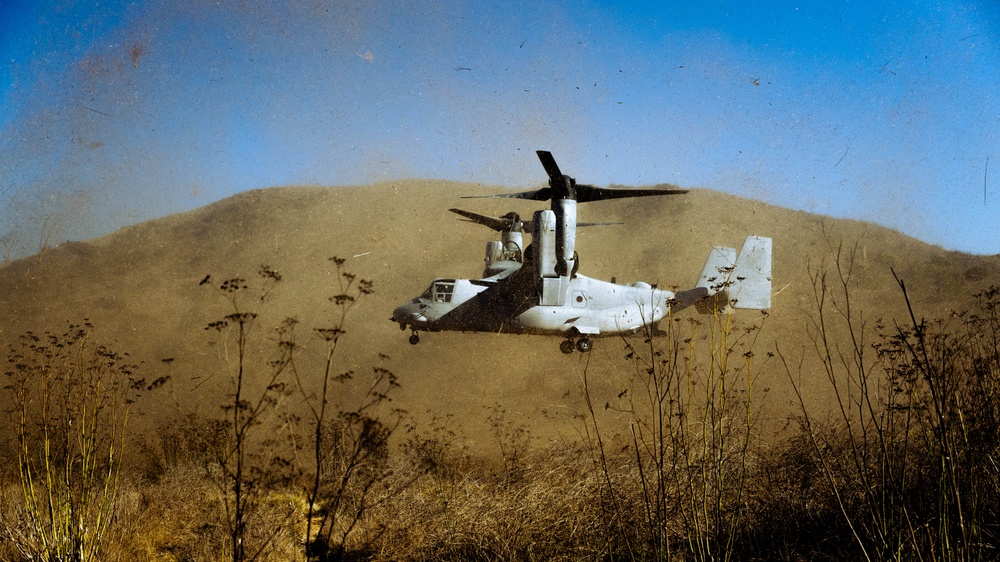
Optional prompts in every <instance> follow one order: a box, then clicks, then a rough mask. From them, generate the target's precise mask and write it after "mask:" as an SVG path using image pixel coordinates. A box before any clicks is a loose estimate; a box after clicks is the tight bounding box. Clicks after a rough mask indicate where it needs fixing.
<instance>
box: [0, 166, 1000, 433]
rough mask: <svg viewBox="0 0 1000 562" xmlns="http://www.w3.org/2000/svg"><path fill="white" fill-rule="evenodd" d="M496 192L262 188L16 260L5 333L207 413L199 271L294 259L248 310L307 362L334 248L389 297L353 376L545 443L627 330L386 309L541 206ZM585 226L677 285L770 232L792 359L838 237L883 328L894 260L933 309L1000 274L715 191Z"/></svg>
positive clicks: (376, 312)
mask: <svg viewBox="0 0 1000 562" xmlns="http://www.w3.org/2000/svg"><path fill="white" fill-rule="evenodd" d="M499 189H501V188H496V187H487V186H481V185H468V184H458V183H449V182H437V181H400V182H391V183H383V184H377V185H373V186H367V187H341V188H300V187H291V188H274V189H267V190H258V191H252V192H247V193H243V194H240V195H237V196H234V197H231V198H229V199H226V200H223V201H219V202H217V203H214V204H212V205H208V206H206V207H204V208H201V209H198V210H196V211H192V212H189V213H184V214H179V215H174V216H170V217H166V218H163V219H160V220H155V221H150V222H148V223H143V224H139V225H135V226H132V227H129V228H125V229H122V230H120V231H118V232H115V233H113V234H110V235H107V236H104V237H102V238H98V239H94V240H90V241H87V242H73V243H67V244H63V245H61V246H59V247H57V248H54V249H51V250H48V251H46V252H44V253H43V254H41V255H38V256H33V257H29V258H25V259H22V260H18V261H16V262H11V263H8V264H4V265H3V266H0V310H2V311H3V314H2V316H0V341H4V342H7V343H10V342H11V341H13V339H14V338H16V337H17V335H18V334H20V333H22V332H24V331H26V330H33V331H36V332H40V331H44V330H46V329H49V330H59V329H60V328H61V327H62V326H64V325H65V323H66V322H67V321H79V320H82V319H83V318H88V319H89V320H90V321H91V322H93V323H94V324H95V326H96V329H97V332H98V335H99V336H100V337H101V338H102V339H106V340H114V341H117V342H118V344H117V345H118V348H119V349H120V350H124V351H128V352H130V353H131V354H132V356H133V357H134V358H135V359H137V360H141V361H142V362H143V364H144V369H145V372H146V376H147V378H156V377H157V376H160V375H170V376H171V383H170V385H169V388H168V389H166V390H164V391H163V392H162V393H161V394H159V395H157V398H156V400H155V403H152V402H147V403H145V405H144V409H145V410H146V411H147V418H148V419H150V420H155V419H157V417H158V416H159V415H163V414H167V413H171V412H174V413H176V412H177V411H181V410H183V411H197V412H198V413H201V414H206V415H207V414H211V413H213V412H217V411H218V410H217V408H218V406H219V404H220V403H221V402H222V401H223V396H224V393H225V392H226V389H227V388H228V387H227V384H228V380H229V379H228V375H227V370H226V360H227V358H230V359H231V357H232V349H231V346H232V344H231V342H229V341H227V339H226V338H225V337H224V336H223V335H221V334H219V333H217V332H214V331H207V330H205V327H206V325H207V324H208V323H209V322H211V321H213V320H216V319H218V318H219V317H221V316H223V315H225V314H227V313H228V312H229V311H230V309H228V308H227V306H228V303H227V302H226V300H225V299H224V298H222V296H221V295H220V294H219V292H218V291H217V290H214V289H213V288H212V287H213V286H214V285H215V284H214V283H209V284H206V285H199V282H200V281H201V280H202V279H203V278H205V276H206V275H212V277H213V279H216V280H221V279H225V278H230V277H245V278H247V279H250V280H252V279H253V277H254V275H255V271H256V270H257V268H258V267H259V266H260V265H261V264H266V265H268V266H270V267H272V268H274V269H275V270H277V271H279V272H280V273H281V274H282V276H283V281H282V282H281V283H280V284H279V286H278V287H277V288H276V289H275V290H274V292H273V293H272V297H271V299H270V300H269V301H268V302H267V303H265V304H259V303H247V304H248V305H249V306H253V307H255V309H257V310H259V311H260V312H261V313H262V316H261V321H260V323H259V327H260V335H261V336H262V339H261V340H260V341H258V342H257V344H256V346H255V347H254V350H255V351H254V354H255V359H256V360H257V361H258V365H263V364H264V362H265V361H266V358H267V357H268V356H269V354H270V353H271V352H272V351H273V342H271V341H270V340H267V339H266V338H265V337H263V336H264V335H265V334H266V330H265V329H264V328H265V327H266V326H273V325H276V324H277V323H278V322H279V321H280V320H281V319H283V318H284V317H288V316H294V317H296V318H297V319H299V320H300V326H302V329H301V331H300V335H299V341H300V343H302V344H303V345H304V351H303V359H302V368H303V372H305V373H309V372H313V371H311V369H313V368H314V367H315V361H317V360H318V357H319V356H320V355H321V347H322V346H321V345H320V344H319V342H318V341H317V339H316V338H315V337H314V336H313V333H312V328H313V327H320V326H325V325H326V324H327V323H328V322H329V318H331V317H332V315H333V313H334V310H333V305H332V304H331V303H329V302H328V300H327V297H329V296H331V295H333V294H335V293H337V292H338V291H337V288H336V278H335V275H334V274H333V268H332V266H331V264H330V262H329V261H328V259H327V258H329V257H331V256H340V257H344V258H348V261H347V263H346V265H345V267H346V269H347V270H349V271H352V272H354V273H357V274H358V275H359V276H360V277H364V278H367V279H371V280H373V281H374V283H375V291H376V292H375V294H374V295H372V296H370V297H369V298H367V299H365V300H364V301H363V302H362V303H361V304H360V305H359V306H358V307H357V308H356V309H355V310H354V311H353V313H352V316H351V319H350V321H349V328H348V329H349V334H348V336H347V340H346V341H347V346H346V347H345V348H344V350H343V354H342V355H341V356H340V357H341V364H340V365H339V366H338V369H339V370H341V371H346V370H348V369H353V370H356V371H359V372H361V371H364V370H367V369H368V368H369V366H370V365H372V364H374V362H376V361H378V359H377V355H378V354H385V355H388V356H389V357H390V358H391V359H390V360H389V362H388V367H389V368H391V369H392V370H393V371H394V372H396V373H397V375H399V377H400V383H401V385H402V388H401V390H400V392H399V393H398V394H397V396H396V401H395V403H396V405H397V406H399V407H402V408H405V409H406V410H408V411H409V412H411V413H412V414H414V415H417V416H418V417H423V418H427V417H430V416H437V417H441V416H453V420H454V422H453V423H454V425H456V426H458V427H460V428H461V429H462V431H463V432H464V433H465V434H466V435H467V436H469V437H470V439H472V440H473V441H475V440H480V439H489V437H488V432H486V431H485V429H486V421H485V420H486V417H487V415H488V413H489V411H488V409H489V408H491V407H493V406H495V405H500V406H501V407H503V408H505V409H506V410H507V411H508V412H509V415H510V416H511V419H512V420H513V421H515V422H516V423H518V424H523V425H524V426H525V427H527V428H528V429H530V430H531V431H532V432H533V433H534V434H535V435H537V436H541V437H544V438H555V437H557V436H558V435H560V434H564V433H567V432H573V431H574V430H573V422H572V419H573V415H574V414H575V413H577V412H579V411H580V410H581V409H582V403H581V398H580V377H581V374H582V372H583V370H584V369H585V368H586V369H588V372H589V373H590V376H591V377H592V378H596V379H597V381H598V382H597V383H595V384H597V385H598V386H597V387H596V388H595V389H594V390H595V393H597V392H600V393H605V394H609V395H610V393H614V392H616V391H617V389H616V387H615V384H617V383H616V379H615V376H614V375H613V373H614V372H616V371H620V370H621V369H623V368H624V364H623V361H622V343H621V342H620V341H619V340H616V339H614V338H608V339H602V340H599V341H597V342H596V346H595V350H594V352H593V353H591V354H590V356H589V357H586V356H583V355H581V354H573V355H569V356H565V355H563V354H562V353H560V351H559V349H558V340H556V339H550V338H543V337H530V336H510V335H493V334H458V333H437V334H428V335H426V336H425V337H423V338H422V341H421V343H420V344H419V345H417V346H410V345H409V344H408V343H407V342H406V336H407V335H408V334H407V333H404V332H400V331H399V329H398V327H397V326H396V325H395V324H393V323H391V322H390V321H389V320H388V318H389V314H390V312H391V310H392V308H393V307H394V306H395V305H397V304H398V303H401V302H403V301H405V300H407V299H410V298H412V297H413V296H415V295H417V294H419V293H420V292H421V291H422V290H423V289H424V288H425V287H426V285H427V284H428V283H429V282H430V281H431V280H433V279H434V278H435V277H477V276H478V275H479V274H480V273H481V269H482V257H483V249H484V246H485V243H486V242H487V241H488V240H490V239H491V233H490V231H488V230H486V229H482V228H481V227H477V226H475V225H470V224H466V223H462V222H459V221H457V220H456V217H455V216H454V215H452V214H451V213H449V212H448V211H447V209H448V208H450V207H454V206H462V207H463V208H467V209H469V210H472V211H475V212H479V213H483V214H491V215H497V216H499V215H501V214H503V213H505V212H507V211H510V210H514V211H517V212H519V213H520V214H521V215H522V216H530V214H531V212H532V211H533V210H534V209H536V208H537V203H534V202H529V201H519V200H507V199H497V200H491V199H479V200H473V201H460V200H459V197H460V196H462V195H480V194H488V193H494V192H497V191H498V190H499ZM580 220H581V221H623V222H625V224H624V225H622V226H612V227H604V228H589V229H581V231H580V232H579V235H578V243H577V250H578V252H579V254H580V256H581V259H582V266H581V272H582V273H584V274H586V275H588V276H591V277H596V278H601V279H610V278H612V277H616V278H617V280H618V281H620V282H624V281H634V280H644V281H648V282H651V283H659V284H660V285H661V286H675V285H676V286H679V287H687V286H690V285H691V284H693V283H694V281H695V280H696V278H697V276H698V273H699V272H700V270H701V267H702V264H703V262H704V259H705V257H706V255H707V253H708V252H709V250H710V248H711V246H713V245H729V246H737V247H738V245H739V244H741V243H742V240H743V237H744V236H746V235H748V234H757V235H763V236H770V237H772V238H773V239H774V271H773V276H774V291H775V292H776V295H775V297H774V306H773V309H772V311H771V314H770V317H769V319H768V320H767V322H766V326H765V329H764V331H763V333H762V334H761V336H760V340H759V343H758V346H759V347H761V348H762V349H761V351H769V350H772V349H773V348H774V347H775V343H776V342H777V343H778V345H780V348H781V350H782V351H783V352H786V353H788V354H790V355H792V356H798V355H801V354H803V353H804V351H803V350H807V349H808V348H809V346H810V343H809V340H808V338H807V336H806V331H805V330H804V327H805V326H806V324H807V323H808V318H809V316H808V315H809V314H810V313H811V311H813V310H814V308H815V307H814V296H813V284H812V274H813V273H815V272H818V271H831V272H832V271H834V270H833V265H834V263H835V259H836V249H837V248H838V247H842V248H843V250H844V252H845V253H847V252H848V251H851V250H854V251H855V252H856V254H855V255H856V258H855V260H854V262H853V265H854V270H853V275H854V279H855V282H856V288H857V290H856V292H855V293H854V295H853V296H854V302H853V306H854V307H855V309H856V310H863V311H864V314H865V317H866V318H867V319H869V321H872V322H873V321H874V319H875V318H878V317H887V318H889V317H902V314H903V312H904V308H903V302H902V298H901V294H900V291H899V288H898V286H897V285H896V284H895V281H894V280H893V274H892V271H895V272H896V274H897V275H899V276H900V277H901V278H902V279H904V280H905V281H906V283H907V287H908V288H909V290H910V291H911V298H912V300H913V303H914V305H915V308H916V310H917V312H918V314H923V315H926V316H928V317H938V316H945V315H947V314H948V312H949V311H951V310H954V309H958V308H963V307H965V306H967V303H968V302H969V295H971V294H973V293H975V292H977V291H978V290H980V289H981V288H983V287H985V286H987V285H989V284H990V283H991V282H992V281H993V280H994V279H996V278H997V274H998V273H1000V259H998V258H997V257H977V256H970V255H965V254H961V253H956V252H947V251H944V250H942V249H940V248H937V247H933V246H930V245H927V244H924V243H921V242H919V241H917V240H914V239H911V238H908V237H905V236H903V235H901V234H898V233H896V232H893V231H890V230H887V229H884V228H881V227H877V226H873V225H870V224H865V223H860V222H855V221H846V220H835V219H829V218H824V217H821V216H816V215H811V214H807V213H803V212H795V211H790V210H786V209H781V208H777V207H773V206H768V205H765V204H762V203H758V202H754V201H749V200H745V199H740V198H736V197H733V196H729V195H724V194H721V193H717V192H713V191H709V190H703V189H698V190H692V191H691V192H690V193H689V194H687V195H685V196H677V197H664V198H648V199H636V200H628V199H626V200H620V201H611V202H600V203H592V204H588V205H582V206H581V207H580ZM683 314H685V315H687V314H688V313H687V312H685V313H683ZM691 314H693V313H691ZM744 314H751V316H748V317H747V320H746V321H748V322H754V321H756V319H757V317H754V316H752V314H756V313H744ZM760 355H761V356H763V355H764V354H763V353H762V354H760ZM165 359H169V361H164V360H165ZM771 367H773V368H766V367H765V370H764V371H763V373H764V374H763V375H762V376H763V379H762V380H763V382H764V386H766V387H769V388H770V392H769V395H768V397H767V399H766V400H767V402H766V404H765V415H766V416H768V417H770V418H771V419H773V420H775V421H780V420H782V419H784V418H785V417H786V416H787V415H788V414H789V413H790V412H793V411H794V408H793V407H792V404H791V393H790V388H789V384H788V381H787V377H786V376H785V375H784V372H783V371H781V370H780V369H778V368H777V367H778V365H777V364H774V362H772V364H771ZM307 376H308V375H307ZM815 376H816V377H819V376H820V375H819V374H818V373H816V374H815ZM803 381H804V383H803V384H804V387H805V388H806V391H807V394H809V395H810V397H811V399H813V400H819V401H821V400H822V399H823V396H824V392H826V389H827V386H826V383H825V381H821V380H819V379H818V378H815V379H810V378H808V377H807V378H804V379H803Z"/></svg>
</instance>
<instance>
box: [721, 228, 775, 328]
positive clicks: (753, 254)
mask: <svg viewBox="0 0 1000 562" xmlns="http://www.w3.org/2000/svg"><path fill="white" fill-rule="evenodd" d="M730 279H731V281H732V284H731V286H730V287H729V302H730V303H731V304H732V306H733V307H734V308H751V309H754V310H764V309H768V308H771V239H770V238H764V237H763V236H747V239H746V241H745V242H743V249H741V250H740V255H739V257H738V258H736V267H734V268H733V272H732V275H731V277H730Z"/></svg>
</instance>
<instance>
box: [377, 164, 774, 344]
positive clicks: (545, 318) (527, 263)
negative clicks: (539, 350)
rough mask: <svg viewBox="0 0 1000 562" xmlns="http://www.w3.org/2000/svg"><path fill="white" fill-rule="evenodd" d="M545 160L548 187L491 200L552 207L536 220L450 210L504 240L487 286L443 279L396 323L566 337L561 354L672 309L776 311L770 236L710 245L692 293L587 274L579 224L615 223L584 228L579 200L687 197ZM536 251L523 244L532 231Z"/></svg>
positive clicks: (490, 254) (396, 314)
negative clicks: (601, 180)
mask: <svg viewBox="0 0 1000 562" xmlns="http://www.w3.org/2000/svg"><path fill="white" fill-rule="evenodd" d="M538 158H539V160H541V162H542V166H544V167H545V171H546V172H547V173H548V175H549V186H548V187H546V188H542V189H539V190H535V191H528V192H523V193H511V194H504V195H489V196H486V197H503V198H514V199H531V200H535V201H546V200H548V201H551V207H550V208H549V209H546V210H541V211H535V213H534V216H533V217H532V219H531V220H530V221H522V220H521V217H520V216H518V215H517V213H507V214H506V215H504V216H502V217H499V218H494V217H488V216H484V215H479V214H476V213H471V212H469V211H463V210H460V209H451V211H452V212H455V213H457V214H459V215H461V216H463V217H465V218H466V219H467V220H468V221H470V222H474V223H476V224H481V225H483V226H486V227H489V228H491V229H493V230H495V231H497V232H499V233H500V240H499V241H492V242H489V243H488V244H487V246H486V260H485V261H486V269H485V271H484V272H483V277H482V279H443V278H442V279H436V280H434V282H433V283H431V285H430V286H429V287H428V288H427V290H426V291H424V292H423V293H422V294H421V295H420V296H418V297H416V298H415V299H413V300H411V301H409V302H407V303H405V304H403V305H400V306H399V307H397V308H396V309H395V310H394V311H393V313H392V318H391V320H392V321H393V322H396V323H398V324H399V327H400V329H401V330H406V329H407V328H410V330H411V331H412V333H411V335H410V343H412V344H416V343H418V342H419V341H420V337H419V335H418V332H420V331H425V332H439V331H460V332H493V333H509V334H537V335H553V336H559V337H561V338H563V341H562V343H561V344H560V346H559V348H560V349H561V350H562V351H563V353H572V352H573V350H574V349H575V350H578V351H580V352H587V351H590V350H591V349H592V347H593V342H592V340H591V338H593V337H597V336H607V335H614V334H623V333H634V332H637V331H639V330H642V329H643V328H646V327H647V326H651V327H655V325H656V323H657V322H659V321H660V320H661V319H662V318H663V317H664V316H666V315H667V314H668V312H671V311H673V312H676V311H678V310H681V309H684V308H687V307H690V306H696V307H697V310H698V311H700V312H703V313H713V312H715V311H718V310H719V309H726V310H729V309H730V308H746V309H757V310H763V309H766V308H770V306H771V239H770V238H763V237H759V236H748V237H747V238H746V240H745V241H744V243H743V248H742V250H740V252H739V254H738V255H737V253H736V250H735V249H733V248H718V247H717V248H712V250H711V251H710V252H709V255H708V261H707V262H706V263H705V267H704V268H703V269H702V273H701V276H700V277H699V279H698V282H697V283H696V284H695V286H694V287H693V288H691V289H687V290H683V291H677V292H673V291H667V290H663V289H658V288H656V287H655V286H653V285H650V284H649V283H643V282H636V283H631V284H628V285H619V284H616V283H613V282H611V283H609V282H606V281H600V280H597V279H592V278H590V277H586V276H584V275H581V274H579V273H578V272H577V271H578V268H579V266H580V259H579V256H578V255H577V252H576V229H577V226H593V225H597V224H613V223H579V224H577V222H576V206H577V203H586V202H590V201H604V200H607V199H620V198H624V197H649V196H658V195H678V194H683V193H686V191H684V190H676V189H634V190H633V189H605V188H600V187H594V186H592V185H583V184H577V183H576V180H574V179H573V178H571V177H569V176H567V175H564V174H563V173H562V172H561V171H560V170H559V166H558V165H556V161H555V159H554V158H553V157H552V154H550V153H549V152H547V151H544V150H539V151H538ZM526 232H527V233H528V234H530V236H531V244H530V245H529V246H527V247H524V233H526Z"/></svg>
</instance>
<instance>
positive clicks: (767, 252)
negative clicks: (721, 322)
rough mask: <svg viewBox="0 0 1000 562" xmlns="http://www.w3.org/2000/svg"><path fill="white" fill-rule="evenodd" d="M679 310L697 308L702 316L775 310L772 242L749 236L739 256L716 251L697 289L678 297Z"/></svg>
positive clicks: (710, 255) (734, 252)
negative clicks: (722, 311)
mask: <svg viewBox="0 0 1000 562" xmlns="http://www.w3.org/2000/svg"><path fill="white" fill-rule="evenodd" d="M674 299H675V309H680V308H684V307H686V306H690V305H695V306H696V307H697V309H698V311H699V312H702V313H712V312H715V311H716V310H719V309H725V308H728V307H732V308H737V309H740V308H748V309H755V310H764V309H767V308H770V307H771V239H770V238H764V237H762V236H747V238H746V240H745V241H744V242H743V248H742V249H741V250H740V253H739V255H737V254H736V250H735V249H734V248H712V251H711V252H710V253H709V255H708V261H706V262H705V267H704V269H702V272H701V276H700V277H698V283H697V284H696V285H695V288H694V289H689V290H687V291H680V292H679V293H677V294H676V295H675V296H674Z"/></svg>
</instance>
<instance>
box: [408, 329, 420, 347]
mask: <svg viewBox="0 0 1000 562" xmlns="http://www.w3.org/2000/svg"><path fill="white" fill-rule="evenodd" d="M418 343H420V336H418V335H417V331H416V330H413V333H412V334H410V345H417V344H418Z"/></svg>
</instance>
